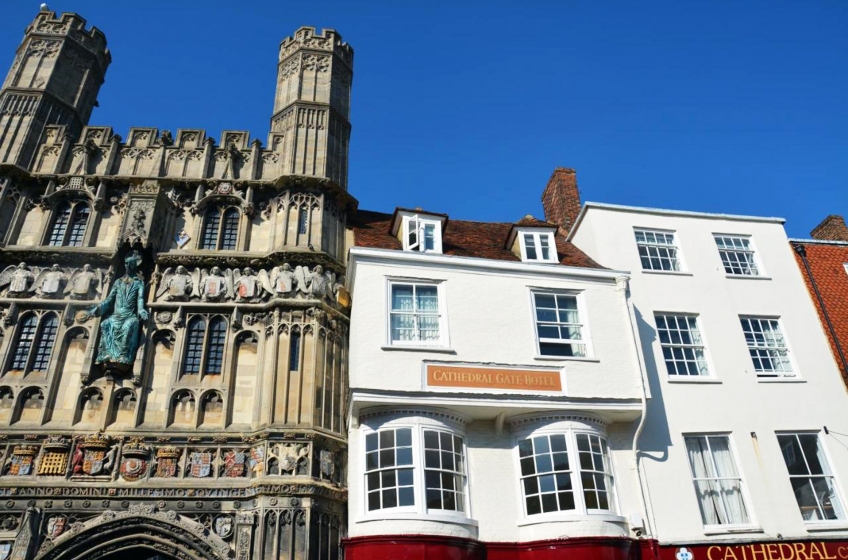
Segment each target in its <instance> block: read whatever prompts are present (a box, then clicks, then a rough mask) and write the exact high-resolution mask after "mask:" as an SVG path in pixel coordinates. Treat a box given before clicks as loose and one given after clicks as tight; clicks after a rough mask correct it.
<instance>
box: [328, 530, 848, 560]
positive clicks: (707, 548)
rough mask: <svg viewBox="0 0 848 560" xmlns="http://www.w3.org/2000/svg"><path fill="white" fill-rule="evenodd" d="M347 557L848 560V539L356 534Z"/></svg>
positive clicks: (376, 559) (394, 559) (409, 559)
mask: <svg viewBox="0 0 848 560" xmlns="http://www.w3.org/2000/svg"><path fill="white" fill-rule="evenodd" d="M343 546H344V551H345V560H562V559H564V558H568V560H848V541H846V540H804V541H768V542H754V543H744V544H738V543H718V542H717V543H715V544H709V545H706V544H699V545H691V546H669V545H658V544H657V542H656V541H654V540H650V539H627V538H609V537H580V538H573V539H553V540H544V541H534V542H523V543H504V542H496V543H486V542H480V541H476V540H473V539H460V538H447V537H439V536H428V535H387V536H372V537H354V538H350V539H345V540H344V542H343Z"/></svg>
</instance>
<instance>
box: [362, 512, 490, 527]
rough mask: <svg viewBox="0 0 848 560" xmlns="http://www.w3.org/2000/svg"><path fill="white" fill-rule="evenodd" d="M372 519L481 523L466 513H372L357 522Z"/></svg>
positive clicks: (473, 524) (459, 523)
mask: <svg viewBox="0 0 848 560" xmlns="http://www.w3.org/2000/svg"><path fill="white" fill-rule="evenodd" d="M371 521H435V522H438V523H454V524H456V525H467V526H470V527H477V526H478V525H479V523H478V522H477V520H476V519H471V518H470V517H465V515H462V514H457V515H450V514H444V513H411V512H407V513H383V514H374V513H371V514H369V515H365V516H363V517H360V518H359V519H356V520H355V522H356V523H368V522H371Z"/></svg>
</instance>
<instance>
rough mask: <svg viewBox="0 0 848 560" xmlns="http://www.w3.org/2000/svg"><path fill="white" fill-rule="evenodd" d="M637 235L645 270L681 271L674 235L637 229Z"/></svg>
mask: <svg viewBox="0 0 848 560" xmlns="http://www.w3.org/2000/svg"><path fill="white" fill-rule="evenodd" d="M635 234H636V247H638V249H639V259H640V260H641V261H642V269H643V270H663V271H679V270H681V266H680V258H679V255H678V250H677V244H676V243H675V240H674V233H672V232H668V231H652V230H645V229H637V230H635Z"/></svg>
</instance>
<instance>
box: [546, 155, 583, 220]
mask: <svg viewBox="0 0 848 560" xmlns="http://www.w3.org/2000/svg"><path fill="white" fill-rule="evenodd" d="M542 208H544V210H545V221H546V222H550V223H552V224H557V225H558V226H560V227H561V228H563V230H564V231H565V233H568V231H569V230H570V229H571V226H573V225H574V220H576V219H577V214H579V213H580V190H579V189H578V188H577V172H576V171H574V170H573V169H570V168H568V167H557V168H556V169H554V173H553V175H551V178H550V179H548V186H546V187H545V191H544V192H543V193H542Z"/></svg>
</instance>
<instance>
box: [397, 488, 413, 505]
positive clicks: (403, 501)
mask: <svg viewBox="0 0 848 560" xmlns="http://www.w3.org/2000/svg"><path fill="white" fill-rule="evenodd" d="M398 494H400V501H399V505H401V506H414V505H415V491H414V489H412V488H400V489H399V490H398Z"/></svg>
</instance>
